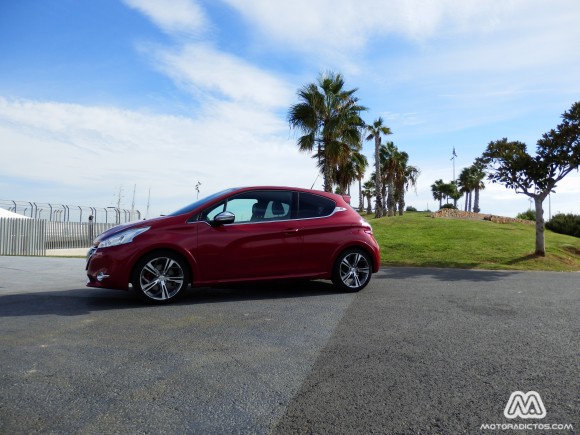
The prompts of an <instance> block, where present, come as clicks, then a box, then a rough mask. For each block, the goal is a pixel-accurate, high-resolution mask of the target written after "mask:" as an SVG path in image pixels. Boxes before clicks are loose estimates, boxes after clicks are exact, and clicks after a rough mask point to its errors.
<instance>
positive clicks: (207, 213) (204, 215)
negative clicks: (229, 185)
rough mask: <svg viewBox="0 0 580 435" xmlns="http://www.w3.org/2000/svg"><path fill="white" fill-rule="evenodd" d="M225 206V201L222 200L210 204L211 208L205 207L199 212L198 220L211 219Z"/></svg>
mask: <svg viewBox="0 0 580 435" xmlns="http://www.w3.org/2000/svg"><path fill="white" fill-rule="evenodd" d="M225 206H226V203H225V201H222V202H220V203H219V204H217V205H214V206H212V207H211V208H207V209H205V210H204V211H202V212H201V216H200V218H199V220H200V221H207V222H209V221H212V220H213V219H214V218H215V217H216V216H217V215H218V214H220V213H221V212H222V211H225Z"/></svg>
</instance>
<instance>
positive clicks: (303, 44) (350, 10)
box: [224, 0, 529, 51]
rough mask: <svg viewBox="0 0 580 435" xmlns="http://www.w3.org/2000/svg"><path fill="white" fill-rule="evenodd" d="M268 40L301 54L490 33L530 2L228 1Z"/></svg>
mask: <svg viewBox="0 0 580 435" xmlns="http://www.w3.org/2000/svg"><path fill="white" fill-rule="evenodd" d="M224 1H225V2H226V3H228V4H229V5H230V6H231V7H233V8H235V9H236V10H237V11H238V12H239V13H240V14H242V15H243V16H244V17H246V19H247V20H248V21H250V22H251V23H252V24H253V25H255V26H257V28H258V30H259V31H260V32H261V33H262V34H263V35H266V37H267V38H274V39H275V40H276V41H278V42H280V41H283V42H285V43H288V44H290V45H291V46H292V47H293V48H294V49H298V50H300V51H312V50H320V49H323V47H328V48H333V49H340V50H346V51H349V50H351V49H358V48H362V47H363V46H364V45H365V44H366V43H367V42H368V40H369V39H370V38H372V37H373V36H376V35H387V34H398V35H402V36H403V37H405V38H409V39H411V40H417V41H421V40H425V39H427V38H429V37H432V36H433V35H437V34H439V33H443V34H457V33H464V32H470V33H472V32H487V31H489V30H491V29H494V28H496V27H497V26H499V25H502V23H503V24H504V25H505V23H504V21H505V19H506V16H507V15H508V14H509V13H511V12H513V11H519V10H521V9H522V8H523V7H527V5H528V4H529V2H524V1H522V0H511V1H504V2H497V1H494V0H390V1H385V0H365V1H363V2H354V1H351V0H294V1H292V2H272V1H270V0H224Z"/></svg>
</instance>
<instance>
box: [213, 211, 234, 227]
mask: <svg viewBox="0 0 580 435" xmlns="http://www.w3.org/2000/svg"><path fill="white" fill-rule="evenodd" d="M235 220H236V215H235V214H233V213H232V212H231V211H222V212H221V213H220V214H218V215H217V216H216V217H214V218H213V223H214V225H226V224H233V223H234V221H235Z"/></svg>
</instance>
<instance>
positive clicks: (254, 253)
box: [87, 186, 380, 290]
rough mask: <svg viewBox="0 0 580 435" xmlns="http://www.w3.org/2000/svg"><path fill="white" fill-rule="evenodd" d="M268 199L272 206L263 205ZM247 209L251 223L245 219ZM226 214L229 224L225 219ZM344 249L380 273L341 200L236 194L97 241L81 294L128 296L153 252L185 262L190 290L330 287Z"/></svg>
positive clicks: (367, 234)
mask: <svg viewBox="0 0 580 435" xmlns="http://www.w3.org/2000/svg"><path fill="white" fill-rule="evenodd" d="M269 197H272V198H274V199H275V200H272V201H270V202H269V203H268V201H267V198H269ZM262 198H266V199H265V200H264V201H263V200H262ZM278 199H281V200H280V201H278ZM260 201H263V203H262V205H261V206H262V210H261V211H260V210H259V209H260V207H261V206H260V204H258V203H260ZM264 204H266V205H264ZM250 205H252V216H249V214H248V213H249V211H248V210H250ZM236 207H237V208H236ZM230 210H232V211H230ZM268 210H269V211H268ZM226 211H227V212H228V213H229V214H228V215H227V216H226V213H223V212H226ZM218 212H219V213H218ZM234 212H237V214H238V216H236V217H235V219H236V220H235V221H232V222H226V223H224V224H221V223H219V222H217V220H218V219H219V218H218V219H215V217H216V216H218V215H217V214H216V213H218V214H221V215H224V216H225V217H226V218H227V217H229V215H231V214H234ZM244 213H245V215H246V217H243V216H242V215H243V214H244ZM264 213H265V214H264ZM268 213H270V215H268ZM275 213H278V214H275ZM317 214H327V215H325V216H318V215H317ZM214 215H215V216H214ZM254 216H256V219H254ZM139 229H141V230H142V231H143V229H146V230H144V231H143V232H142V233H140V234H138V235H136V236H134V238H132V239H131V240H132V241H130V242H124V243H120V244H117V245H112V246H106V245H107V243H108V242H107V243H103V242H105V241H107V240H113V239H114V238H115V237H117V238H122V237H123V236H122V234H126V233H125V232H126V231H127V230H139ZM119 235H121V236H119ZM103 246H105V247H103ZM347 249H351V250H352V249H356V250H360V251H362V252H363V253H366V254H367V255H368V258H369V259H370V261H369V263H370V269H372V272H377V271H378V269H379V263H380V255H379V247H378V244H377V242H376V240H375V239H374V237H373V235H372V229H371V226H370V225H369V224H368V223H367V222H366V221H365V220H364V219H363V218H362V217H361V216H360V215H359V214H358V213H357V212H356V211H355V210H353V209H352V208H351V207H350V206H349V204H348V203H347V202H346V201H345V199H344V197H342V196H340V195H336V194H332V193H326V192H320V191H313V190H307V189H299V188H289V187H269V186H263V187H248V188H236V189H229V190H227V191H223V192H220V193H218V194H215V195H212V196H210V197H208V198H205V199H203V200H201V201H198V202H197V203H194V204H192V205H191V206H188V207H185V208H184V209H182V210H180V211H178V212H175V213H173V214H171V215H169V216H163V217H159V218H155V219H149V220H144V221H139V222H133V223H129V224H125V225H120V226H117V227H114V228H112V229H110V230H108V231H106V232H104V233H102V234H101V235H99V236H98V237H97V238H96V239H95V244H94V247H93V248H92V249H91V251H89V255H88V260H87V276H88V283H87V286H89V287H101V288H111V289H122V290H127V289H128V288H129V284H130V283H135V279H136V278H135V276H136V275H135V274H136V273H137V272H136V269H135V268H136V267H137V265H139V263H140V260H141V259H143V258H145V257H146V256H148V255H150V254H151V253H154V252H163V253H171V254H172V255H170V257H172V258H173V257H178V258H181V259H183V260H184V269H188V270H186V274H185V276H186V277H187V280H188V281H189V282H187V283H185V284H186V285H187V284H191V285H192V286H208V285H215V284H223V283H228V282H234V281H254V280H278V279H284V278H306V279H331V278H332V277H333V269H334V267H335V264H336V261H337V258H338V257H339V255H340V254H341V253H342V252H345V250H347ZM369 279H370V276H369ZM365 285H366V283H365Z"/></svg>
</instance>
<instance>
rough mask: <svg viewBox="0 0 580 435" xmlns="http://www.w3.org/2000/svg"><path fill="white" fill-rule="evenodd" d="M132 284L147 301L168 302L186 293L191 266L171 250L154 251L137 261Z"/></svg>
mask: <svg viewBox="0 0 580 435" xmlns="http://www.w3.org/2000/svg"><path fill="white" fill-rule="evenodd" d="M132 284H133V289H134V290H135V291H136V292H137V293H138V294H139V295H140V296H141V297H143V298H144V299H145V300H146V301H148V302H153V303H157V304H163V303H168V302H171V301H173V300H175V299H176V298H177V297H178V296H179V295H180V294H183V293H184V290H185V289H186V288H187V286H188V284H189V268H188V266H187V264H186V262H185V261H184V260H183V259H182V258H181V257H180V256H179V255H177V254H175V253H173V252H171V251H158V252H153V253H151V254H148V255H146V256H145V257H143V258H142V259H141V260H140V261H139V262H138V263H137V266H136V267H135V271H134V274H133V280H132Z"/></svg>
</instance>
